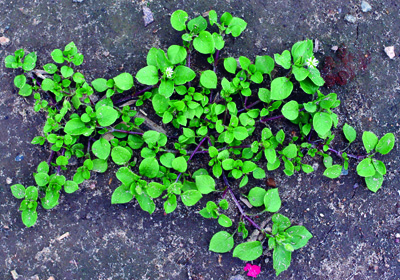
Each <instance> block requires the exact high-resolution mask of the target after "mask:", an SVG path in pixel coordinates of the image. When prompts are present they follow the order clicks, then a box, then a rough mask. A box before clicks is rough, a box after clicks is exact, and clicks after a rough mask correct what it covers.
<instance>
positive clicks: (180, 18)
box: [171, 10, 189, 31]
mask: <svg viewBox="0 0 400 280" xmlns="http://www.w3.org/2000/svg"><path fill="white" fill-rule="evenodd" d="M188 17H189V16H188V14H187V13H186V12H185V11H182V10H176V11H175V12H173V14H172V15H171V25H172V27H173V28H174V29H175V30H177V31H183V30H185V29H186V21H187V20H188Z"/></svg>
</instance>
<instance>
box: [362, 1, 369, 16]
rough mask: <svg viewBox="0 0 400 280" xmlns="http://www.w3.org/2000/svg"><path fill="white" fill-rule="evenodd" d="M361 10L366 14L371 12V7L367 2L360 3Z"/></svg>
mask: <svg viewBox="0 0 400 280" xmlns="http://www.w3.org/2000/svg"><path fill="white" fill-rule="evenodd" d="M361 10H362V11H363V12H364V13H366V12H369V11H371V10H372V7H371V5H370V4H369V3H368V2H367V1H362V2H361Z"/></svg>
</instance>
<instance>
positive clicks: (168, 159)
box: [160, 153, 175, 168]
mask: <svg viewBox="0 0 400 280" xmlns="http://www.w3.org/2000/svg"><path fill="white" fill-rule="evenodd" d="M174 159H175V155H174V154H173V153H165V154H163V155H162V156H161V157H160V162H161V164H162V165H164V166H165V167H168V168H172V161H173V160H174Z"/></svg>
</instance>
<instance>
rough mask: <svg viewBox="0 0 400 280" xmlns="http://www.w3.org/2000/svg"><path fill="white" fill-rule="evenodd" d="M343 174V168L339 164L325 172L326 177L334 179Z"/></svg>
mask: <svg viewBox="0 0 400 280" xmlns="http://www.w3.org/2000/svg"><path fill="white" fill-rule="evenodd" d="M341 173H342V166H341V165H339V164H335V165H332V166H331V167H329V168H327V169H326V170H325V171H324V176H326V177H328V178H331V179H334V178H337V177H339V176H340V174H341Z"/></svg>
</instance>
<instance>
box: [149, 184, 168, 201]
mask: <svg viewBox="0 0 400 280" xmlns="http://www.w3.org/2000/svg"><path fill="white" fill-rule="evenodd" d="M165 189H166V187H165V186H164V185H162V184H160V183H156V182H150V183H149V184H148V185H147V188H146V192H147V193H148V195H149V196H151V197H152V198H157V197H159V196H160V195H162V193H163V191H164V190H165Z"/></svg>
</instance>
